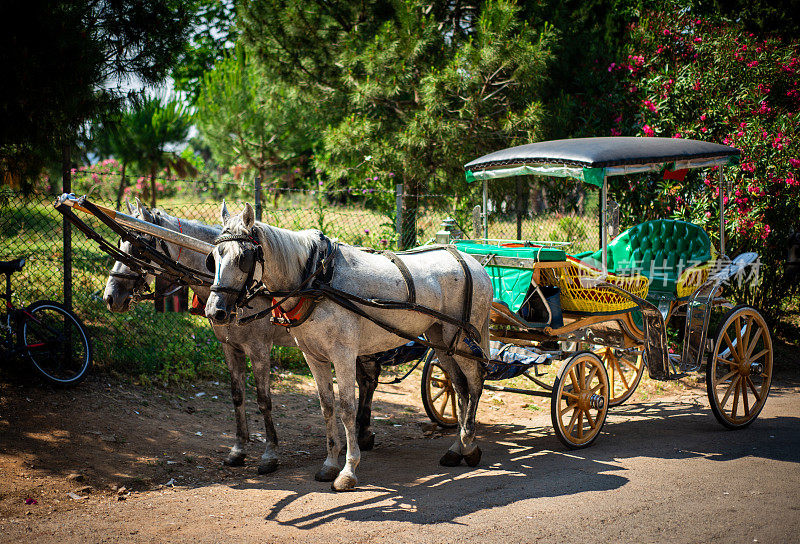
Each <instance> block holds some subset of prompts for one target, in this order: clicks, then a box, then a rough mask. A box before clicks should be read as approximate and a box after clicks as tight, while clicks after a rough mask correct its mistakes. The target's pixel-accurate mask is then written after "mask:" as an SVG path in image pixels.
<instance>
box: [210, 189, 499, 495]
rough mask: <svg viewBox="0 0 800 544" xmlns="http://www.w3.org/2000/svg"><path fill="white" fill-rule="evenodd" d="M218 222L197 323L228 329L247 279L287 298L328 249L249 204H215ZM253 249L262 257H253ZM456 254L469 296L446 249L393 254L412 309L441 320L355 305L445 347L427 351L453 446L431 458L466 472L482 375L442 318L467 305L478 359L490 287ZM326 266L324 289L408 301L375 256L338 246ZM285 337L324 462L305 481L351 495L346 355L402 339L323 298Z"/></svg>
mask: <svg viewBox="0 0 800 544" xmlns="http://www.w3.org/2000/svg"><path fill="white" fill-rule="evenodd" d="M221 217H222V224H223V236H222V237H221V239H218V240H217V242H216V247H215V249H214V250H213V251H212V253H211V255H210V256H209V262H210V264H212V265H213V268H214V272H215V277H214V285H213V286H212V287H211V294H210V295H209V298H208V302H207V303H206V316H207V317H208V318H209V319H211V320H212V322H216V323H218V324H224V323H228V322H229V321H230V320H231V319H232V315H233V313H234V312H235V311H236V303H237V301H238V300H241V296H240V294H241V293H242V292H243V290H244V289H245V288H246V287H247V283H248V280H249V279H251V278H252V279H255V280H258V281H260V282H262V283H263V285H264V286H265V288H266V289H267V290H268V291H269V292H272V293H280V292H290V291H292V290H294V289H296V288H297V287H298V286H299V285H300V284H301V282H302V278H303V275H304V271H306V270H309V268H310V267H308V266H307V263H308V262H309V260H313V259H315V258H317V257H315V256H318V255H321V254H324V253H325V252H326V250H327V248H328V244H329V242H328V241H327V240H326V239H325V238H324V236H322V233H320V232H319V231H314V230H309V231H301V232H292V231H288V230H284V229H280V228H276V227H272V226H269V225H267V224H264V223H255V221H254V214H253V209H252V207H251V206H250V205H249V204H245V208H244V210H243V211H242V213H241V214H238V215H236V216H231V215H230V214H229V213H228V210H227V208H226V206H225V204H224V203H223V204H222V209H221ZM231 238H234V239H231ZM259 247H260V248H261V249H260V250H259V249H258V248H259ZM260 252H261V254H262V255H263V258H259V257H261V255H259V253H260ZM461 257H462V259H463V260H462V262H463V263H464V266H466V267H467V268H468V270H469V274H470V275H471V278H472V283H471V285H472V289H471V291H470V292H467V288H468V285H469V282H468V281H467V278H466V275H465V270H464V268H462V264H461V263H459V262H458V261H457V259H456V258H455V257H454V256H453V255H452V254H451V253H450V252H448V251H446V250H444V249H439V250H434V251H426V252H420V253H409V254H404V255H402V262H403V263H405V266H406V267H407V269H408V272H410V275H411V277H412V278H413V280H414V287H415V291H416V300H417V302H418V303H419V304H420V305H423V306H426V307H428V308H431V309H433V310H435V311H437V312H441V314H444V315H446V316H448V317H449V318H450V319H449V320H448V319H440V318H436V317H432V316H431V315H427V314H425V313H421V312H417V311H410V310H404V309H385V308H375V307H368V306H364V305H360V304H356V306H357V307H358V308H362V309H364V310H365V311H366V312H367V313H368V314H369V316H370V317H372V318H375V319H379V320H380V321H381V322H383V323H384V324H387V325H389V326H391V327H394V328H395V330H397V331H402V332H403V333H404V334H406V335H408V336H410V337H412V338H415V337H418V336H420V335H422V334H425V335H426V336H427V338H428V339H429V341H431V342H432V343H434V344H435V345H437V346H451V345H453V346H454V347H455V348H456V350H457V351H455V353H453V354H448V353H447V351H450V350H445V349H437V350H436V355H437V356H438V358H439V362H440V364H441V365H442V367H443V368H444V369H445V370H446V371H447V373H448V374H449V375H450V376H451V377H452V378H453V383H454V386H455V389H456V393H457V397H458V403H457V412H458V420H459V425H460V428H461V432H460V436H459V438H458V440H456V441H455V442H454V443H453V445H452V446H450V448H449V450H448V451H447V452H446V453H445V455H444V456H443V457H442V458H441V460H440V463H441V464H443V465H446V466H454V465H457V464H459V463H460V462H461V460H462V459H464V460H466V462H467V464H469V465H470V466H475V465H477V463H478V462H479V461H480V456H481V451H480V448H478V446H477V445H476V444H475V443H474V438H475V412H476V410H477V407H478V401H479V399H480V395H481V391H482V388H483V376H484V371H483V368H482V366H481V364H480V362H478V361H476V360H475V359H471V358H469V357H467V356H463V355H461V353H465V352H467V351H468V350H467V348H466V343H465V342H461V341H458V342H455V343H454V344H451V343H452V342H453V340H454V338H456V339H457V338H463V334H462V331H461V330H460V327H459V326H458V325H456V324H453V322H452V321H459V320H461V318H462V316H463V313H464V301H465V300H471V305H470V307H469V308H467V310H468V316H469V317H468V319H469V323H470V325H471V326H472V327H474V330H477V331H478V333H479V335H480V338H479V339H478V340H479V342H478V343H479V345H480V347H481V348H482V349H483V351H484V352H485V353H488V352H489V349H488V344H489V332H488V323H489V310H490V307H491V302H492V285H491V280H490V279H489V276H488V274H487V273H486V271H485V270H484V269H483V267H482V266H481V265H480V264H479V263H478V262H477V261H476V260H475V259H473V258H472V257H470V256H469V255H464V254H462V255H461ZM212 259H213V262H211V261H212ZM331 262H332V264H333V276H332V279H330V286H331V287H333V288H335V289H339V290H340V291H345V292H347V293H350V294H353V295H357V296H359V297H363V298H365V299H383V300H393V301H398V302H403V301H405V300H406V299H407V297H408V296H409V292H410V289H409V288H408V285H407V283H406V281H405V280H404V276H403V273H401V271H400V269H399V268H398V267H397V266H396V265H395V264H393V263H392V262H391V261H390V260H389V259H387V258H386V257H384V256H382V255H378V254H372V253H368V252H364V251H360V250H358V249H356V248H354V247H351V246H347V245H339V246H338V249H336V250H334V254H333V256H332V261H331ZM248 263H249V266H248ZM254 273H255V275H254ZM301 302H302V301H301V299H300V298H298V297H296V296H295V297H291V298H289V299H288V300H286V301H285V302H284V303H283V306H282V308H283V309H284V310H287V311H291V309H292V308H294V307H296V305H297V304H299V303H301ZM289 332H290V334H291V335H292V336H293V337H294V338H295V340H296V342H297V345H298V346H299V347H300V349H301V350H302V351H303V354H304V355H305V358H306V362H307V363H308V365H309V367H310V368H311V372H312V374H313V375H314V379H315V381H316V384H317V391H318V394H319V399H320V404H321V407H322V413H323V416H324V418H325V428H326V435H327V458H326V459H325V462H324V463H323V465H322V468H321V469H320V470H319V471H318V472H317V474H316V475H315V478H316V479H317V480H320V481H333V484H332V488H333V489H334V490H337V491H343V490H348V489H352V488H354V487H355V486H356V484H357V482H358V480H357V478H356V475H355V470H356V467H357V466H358V463H359V461H360V458H361V453H360V450H359V446H358V441H357V436H356V432H355V421H356V410H355V380H356V358H357V356H359V355H363V354H370V353H376V352H379V351H384V350H388V349H391V348H394V347H397V346H400V345H403V344H404V343H406V342H407V339H406V338H402V337H400V336H398V335H396V334H394V333H392V332H389V331H387V330H386V329H385V328H383V327H381V326H379V325H378V324H376V323H375V322H373V321H372V320H370V319H367V318H365V317H363V316H361V315H358V314H357V313H355V312H353V311H351V310H348V309H345V308H343V307H342V306H341V305H340V304H337V303H336V302H334V301H332V300H330V299H329V298H327V297H326V298H322V299H321V300H320V301H319V302H318V304H317V305H316V307H315V308H314V309H313V312H312V313H311V314H310V316H309V317H308V318H307V319H306V320H305V321H304V322H303V323H302V324H299V325H298V326H295V327H292V328H291V329H290V330H289ZM331 363H333V367H334V369H335V371H336V380H337V383H338V390H339V407H340V410H341V414H340V417H341V420H342V423H343V424H344V428H345V433H346V440H347V455H346V461H345V466H344V468H342V469H341V470H340V468H339V459H338V458H339V454H340V452H341V449H342V448H341V442H340V437H339V433H338V428H337V425H336V420H335V417H334V413H335V405H334V400H335V399H334V390H333V376H332V373H331Z"/></svg>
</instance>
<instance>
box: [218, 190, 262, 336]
mask: <svg viewBox="0 0 800 544" xmlns="http://www.w3.org/2000/svg"><path fill="white" fill-rule="evenodd" d="M220 218H221V219H222V234H220V236H219V237H217V239H216V240H214V246H215V247H214V249H213V250H212V251H211V253H209V254H208V258H207V260H206V267H207V268H208V270H209V272H211V273H212V274H214V283H213V284H212V285H211V294H210V295H209V297H208V301H206V317H208V318H209V319H210V320H211V322H212V323H214V324H218V325H221V324H227V323H230V322H231V321H232V320H233V317H234V315H235V313H236V307H237V304H238V303H239V301H241V300H242V298H244V296H245V294H246V291H247V289H248V287H249V284H250V282H251V281H252V280H253V279H254V276H255V271H256V265H257V264H259V263H261V265H262V271H263V253H262V251H263V250H262V248H261V244H260V242H259V240H258V238H257V235H256V234H255V231H254V230H253V226H254V224H255V213H254V212H253V208H252V206H250V204H249V203H247V204H245V206H244V210H242V212H241V213H239V214H237V215H231V214H230V213H228V208H227V206H226V205H225V202H224V201H223V203H222V208H221V210H220ZM256 279H258V278H256Z"/></svg>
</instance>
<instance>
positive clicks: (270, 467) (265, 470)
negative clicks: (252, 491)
mask: <svg viewBox="0 0 800 544" xmlns="http://www.w3.org/2000/svg"><path fill="white" fill-rule="evenodd" d="M276 470H278V460H277V459H268V460H266V461H261V463H259V465H258V473H259V474H270V473H271V472H275V471H276Z"/></svg>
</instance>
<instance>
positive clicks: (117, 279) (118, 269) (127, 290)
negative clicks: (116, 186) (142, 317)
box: [103, 198, 155, 312]
mask: <svg viewBox="0 0 800 544" xmlns="http://www.w3.org/2000/svg"><path fill="white" fill-rule="evenodd" d="M126 204H127V205H128V212H129V213H130V214H131V215H132V216H134V217H136V218H137V219H141V220H143V221H147V222H148V223H155V219H154V217H153V214H152V213H151V212H150V210H148V209H147V208H146V207H145V206H143V205H142V203H141V202H140V201H139V199H138V198H137V199H136V207H135V208H134V207H133V206H131V204H130V202H126ZM153 243H154V244H155V239H153ZM119 249H120V251H122V252H123V253H127V254H129V255H133V256H134V257H141V255H138V251H137V250H136V248H135V247H134V246H133V244H131V243H130V242H128V241H125V240H120V244H119ZM152 280H153V276H152V275H150V274H142V273H140V272H134V271H133V270H131V269H130V268H129V267H128V266H127V265H126V264H125V263H122V262H120V261H116V262H115V263H114V266H113V267H111V272H110V273H109V275H108V280H106V288H105V291H103V300H104V301H105V303H106V307H107V308H108V309H109V310H110V311H112V312H126V311H128V310H129V309H130V307H131V301H132V300H133V295H134V293H135V292H136V291H137V290H139V289H140V288H142V287H143V286H145V285H147V284H149V283H150V282H151V281H152Z"/></svg>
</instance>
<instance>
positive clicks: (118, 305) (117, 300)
mask: <svg viewBox="0 0 800 544" xmlns="http://www.w3.org/2000/svg"><path fill="white" fill-rule="evenodd" d="M103 301H104V302H105V303H106V308H108V311H109V312H115V313H122V312H127V311H128V310H129V309H130V307H131V295H130V293H127V294H125V295H124V296H123V294H122V293H121V292H120V289H119V288H118V287H117V286H112V285H108V284H106V289H105V291H104V292H103Z"/></svg>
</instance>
